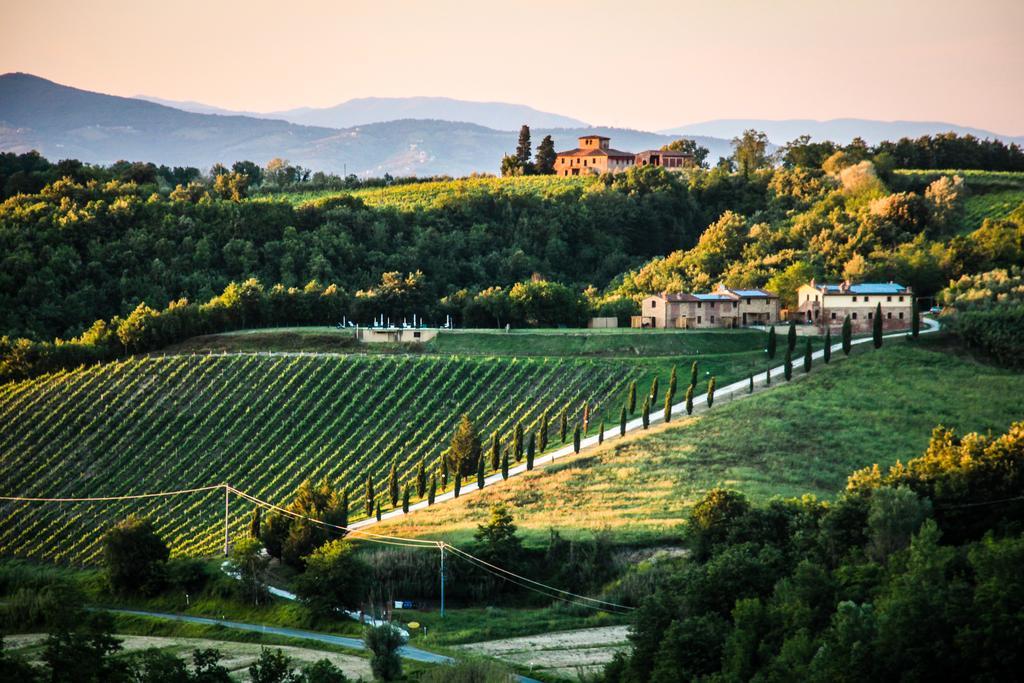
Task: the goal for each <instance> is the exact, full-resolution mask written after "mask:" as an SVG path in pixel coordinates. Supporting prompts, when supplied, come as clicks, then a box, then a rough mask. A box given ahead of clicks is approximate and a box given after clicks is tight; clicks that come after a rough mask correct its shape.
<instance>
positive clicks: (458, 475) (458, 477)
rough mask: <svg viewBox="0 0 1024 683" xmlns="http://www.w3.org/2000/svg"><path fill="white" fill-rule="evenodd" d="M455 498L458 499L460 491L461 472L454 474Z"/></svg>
mask: <svg viewBox="0 0 1024 683" xmlns="http://www.w3.org/2000/svg"><path fill="white" fill-rule="evenodd" d="M453 491H454V495H455V497H456V498H458V497H459V492H460V491H462V472H458V471H456V472H455V488H454V489H453Z"/></svg>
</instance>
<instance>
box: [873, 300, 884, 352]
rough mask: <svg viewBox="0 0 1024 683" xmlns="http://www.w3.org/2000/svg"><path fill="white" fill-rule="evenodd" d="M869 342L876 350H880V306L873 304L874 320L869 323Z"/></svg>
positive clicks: (879, 304)
mask: <svg viewBox="0 0 1024 683" xmlns="http://www.w3.org/2000/svg"><path fill="white" fill-rule="evenodd" d="M871 342H872V343H873V344H874V345H875V348H876V349H880V348H882V304H881V302H879V303H877V304H875V318H874V320H872V321H871Z"/></svg>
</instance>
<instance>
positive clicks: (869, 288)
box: [812, 282, 908, 294]
mask: <svg viewBox="0 0 1024 683" xmlns="http://www.w3.org/2000/svg"><path fill="white" fill-rule="evenodd" d="M812 286H813V287H814V288H815V289H818V290H820V291H822V292H824V293H825V294H906V293H907V292H908V290H907V288H906V287H904V286H903V285H901V284H899V283H897V282H862V283H861V284H859V285H850V286H848V287H846V288H845V290H844V288H843V286H842V285H841V284H839V285H830V284H820V285H812Z"/></svg>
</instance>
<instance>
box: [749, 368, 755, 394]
mask: <svg viewBox="0 0 1024 683" xmlns="http://www.w3.org/2000/svg"><path fill="white" fill-rule="evenodd" d="M747 393H748V394H752V393H754V373H750V384H749V385H747Z"/></svg>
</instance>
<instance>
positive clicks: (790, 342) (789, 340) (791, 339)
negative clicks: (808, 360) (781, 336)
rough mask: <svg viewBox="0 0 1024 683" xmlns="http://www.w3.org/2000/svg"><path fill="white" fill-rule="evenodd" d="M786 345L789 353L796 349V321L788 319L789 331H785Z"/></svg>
mask: <svg viewBox="0 0 1024 683" xmlns="http://www.w3.org/2000/svg"><path fill="white" fill-rule="evenodd" d="M786 347H787V348H788V349H789V352H790V353H793V351H795V350H796V322H795V321H793V320H790V321H789V332H787V333H786Z"/></svg>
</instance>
